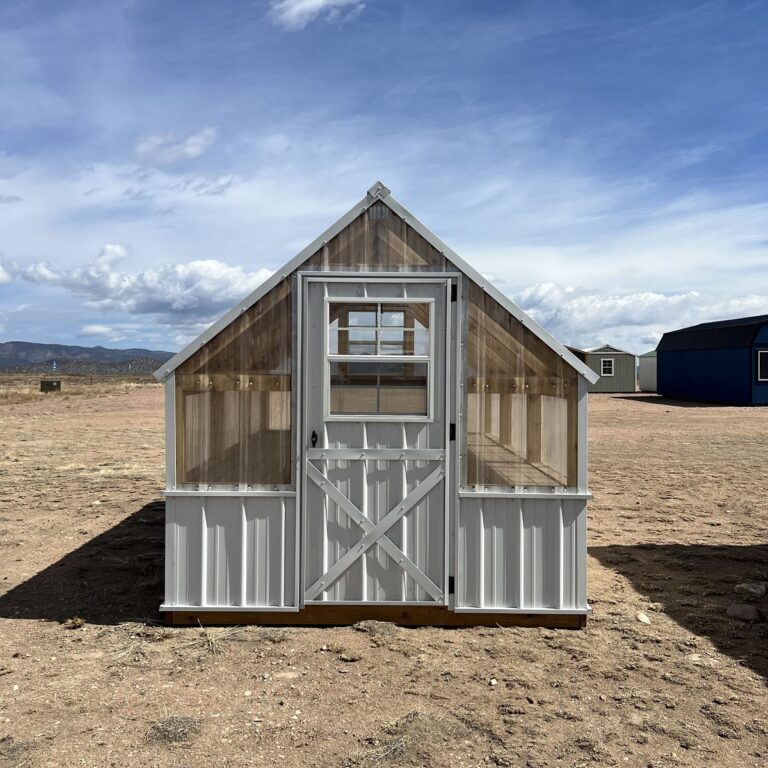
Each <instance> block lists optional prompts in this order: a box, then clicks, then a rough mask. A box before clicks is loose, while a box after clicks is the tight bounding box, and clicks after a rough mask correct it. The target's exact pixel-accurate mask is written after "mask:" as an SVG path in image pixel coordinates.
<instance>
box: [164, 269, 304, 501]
mask: <svg viewBox="0 0 768 768" xmlns="http://www.w3.org/2000/svg"><path fill="white" fill-rule="evenodd" d="M291 312H292V297H291V284H290V281H289V280H283V281H282V282H281V283H279V284H278V285H277V286H275V287H274V288H273V289H272V290H271V291H270V292H269V293H268V294H266V295H265V296H264V297H262V298H261V299H260V300H259V301H258V302H257V303H256V304H254V305H253V306H252V307H250V308H249V309H248V310H246V311H245V312H243V313H242V314H241V315H240V317H238V318H237V319H236V320H235V321H233V322H232V323H231V324H230V325H228V326H227V327H226V328H224V329H223V330H222V331H221V332H220V333H219V334H217V335H216V336H214V338H213V339H211V340H210V341H209V342H208V343H207V344H205V345H204V346H203V347H201V348H200V350H198V351H197V352H196V353H195V354H194V355H192V357H190V358H189V359H188V360H186V361H185V362H184V363H182V365H181V366H179V368H178V369H177V370H176V377H175V378H176V424H177V436H176V437H177V439H176V462H177V484H181V485H183V484H189V483H194V484H201V485H211V484H245V485H252V486H263V485H266V486H281V487H284V486H290V484H291V464H292V462H291V427H292V424H291V365H292V330H293V324H292V315H291Z"/></svg>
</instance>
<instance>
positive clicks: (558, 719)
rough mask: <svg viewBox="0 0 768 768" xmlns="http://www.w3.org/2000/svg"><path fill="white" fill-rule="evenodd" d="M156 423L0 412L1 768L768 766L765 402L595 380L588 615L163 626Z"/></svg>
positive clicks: (99, 409)
mask: <svg viewBox="0 0 768 768" xmlns="http://www.w3.org/2000/svg"><path fill="white" fill-rule="evenodd" d="M163 434H164V433H163V414H162V391H161V389H160V388H159V387H157V386H147V387H135V388H127V387H124V388H121V387H115V389H114V391H113V392H111V393H104V392H101V393H100V394H93V395H90V396H89V395H87V394H86V395H80V396H77V397H66V396H65V395H52V396H46V397H42V398H34V399H31V400H28V401H26V402H8V403H6V404H3V405H0V766H3V767H5V766H13V767H14V768H21V767H22V766H121V768H122V766H178V767H179V768H182V767H187V766H189V767H191V766H198V765H212V766H213V765H215V766H323V767H325V766H331V767H333V768H342V767H343V766H385V767H391V766H434V767H436V768H441V767H442V766H451V767H452V768H453V767H459V766H487V765H497V766H527V767H529V768H534V767H541V768H543V767H544V766H592V765H628V766H643V767H646V766H672V765H675V766H677V765H679V766H696V767H699V766H728V768H737V767H738V766H765V765H766V764H768V692H767V691H766V677H768V624H766V622H765V621H764V620H763V621H762V622H758V623H746V622H743V621H739V620H737V619H732V618H729V617H728V616H727V614H726V610H727V608H728V606H729V605H731V604H732V603H734V602H743V601H744V598H741V597H739V596H738V595H736V594H735V592H734V587H735V585H736V584H738V583H739V582H743V581H748V580H753V581H760V580H762V581H765V580H766V579H768V545H767V542H768V473H766V470H765V467H766V466H768V408H764V409H747V408H726V407H722V408H719V407H700V406H694V405H691V404H684V403H679V402H671V401H664V400H662V399H660V398H656V397H644V396H639V395H638V396H629V397H621V396H608V395H596V396H593V398H592V400H591V402H590V451H591V455H590V469H591V489H592V491H593V493H594V501H593V502H592V503H591V505H590V523H589V526H590V534H589V543H590V559H589V597H590V602H591V604H592V605H593V607H594V615H593V617H592V618H591V619H590V621H589V623H588V626H587V629H586V630H582V631H574V630H559V631H552V630H543V629H501V628H498V629H496V628H492V629H481V628H478V629H462V630H441V629H433V628H425V629H411V630H409V629H399V628H396V627H393V626H391V625H387V624H384V625H379V624H372V625H366V626H363V627H358V628H357V629H355V628H339V629H303V628H289V629H268V628H257V627H249V628H245V629H238V628H236V629H218V628H213V629H208V630H205V631H203V630H201V629H199V628H173V629H170V628H165V627H163V626H162V625H161V624H159V623H158V621H159V616H158V613H157V606H158V605H159V603H160V601H161V598H162V576H161V573H162V536H163V524H162V516H163V503H162V497H161V488H162V482H163ZM752 605H755V606H757V607H759V608H760V609H761V610H762V611H763V618H765V615H766V612H768V601H766V598H761V599H758V600H756V601H754V600H753V601H752ZM638 612H643V613H645V614H646V615H647V617H648V618H649V619H650V623H644V622H642V621H639V620H638V618H637V615H638ZM361 630H362V631H361Z"/></svg>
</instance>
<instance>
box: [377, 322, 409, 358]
mask: <svg viewBox="0 0 768 768" xmlns="http://www.w3.org/2000/svg"><path fill="white" fill-rule="evenodd" d="M379 351H380V353H381V354H382V355H408V354H412V353H410V352H406V346H405V331H403V330H402V329H399V328H382V329H381V330H380V331H379Z"/></svg>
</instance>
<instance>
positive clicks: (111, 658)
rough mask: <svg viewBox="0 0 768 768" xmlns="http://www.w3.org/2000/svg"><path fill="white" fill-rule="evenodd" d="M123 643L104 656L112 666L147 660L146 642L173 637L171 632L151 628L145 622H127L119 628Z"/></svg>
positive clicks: (161, 628) (162, 628)
mask: <svg viewBox="0 0 768 768" xmlns="http://www.w3.org/2000/svg"><path fill="white" fill-rule="evenodd" d="M116 631H117V632H118V634H119V635H120V638H121V642H120V643H119V645H118V646H117V648H115V649H113V650H111V651H108V652H107V653H105V654H104V658H105V659H106V660H107V662H108V663H110V664H126V663H131V662H133V663H137V662H140V661H143V660H144V659H146V658H147V652H146V650H145V648H144V645H145V643H146V642H159V641H161V640H166V639H168V638H169V637H172V635H173V633H172V632H171V630H169V629H166V628H165V627H155V626H151V625H150V624H149V623H147V622H143V621H127V622H125V623H123V624H120V625H119V626H118V627H117V630H116Z"/></svg>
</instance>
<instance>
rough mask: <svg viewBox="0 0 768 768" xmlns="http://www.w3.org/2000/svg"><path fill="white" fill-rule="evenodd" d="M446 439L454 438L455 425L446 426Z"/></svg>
mask: <svg viewBox="0 0 768 768" xmlns="http://www.w3.org/2000/svg"><path fill="white" fill-rule="evenodd" d="M448 439H449V440H455V439H456V425H455V424H451V426H450V427H448Z"/></svg>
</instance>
